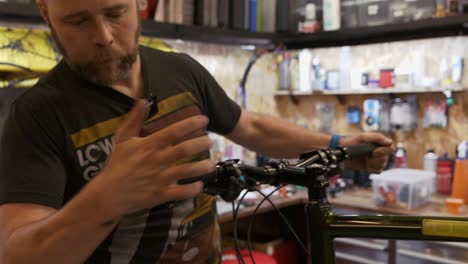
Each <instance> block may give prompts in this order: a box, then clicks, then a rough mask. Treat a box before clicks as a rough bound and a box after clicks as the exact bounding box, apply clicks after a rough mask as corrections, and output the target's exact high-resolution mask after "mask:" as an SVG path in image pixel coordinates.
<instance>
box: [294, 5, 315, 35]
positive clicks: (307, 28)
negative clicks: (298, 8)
mask: <svg viewBox="0 0 468 264" xmlns="http://www.w3.org/2000/svg"><path fill="white" fill-rule="evenodd" d="M319 30H320V24H319V23H318V21H317V19H316V8H315V5H314V4H312V3H308V4H307V5H306V6H305V19H304V22H301V23H300V26H299V31H300V32H304V33H312V32H317V31H319Z"/></svg>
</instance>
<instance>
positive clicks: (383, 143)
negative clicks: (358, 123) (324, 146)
mask: <svg viewBox="0 0 468 264" xmlns="http://www.w3.org/2000/svg"><path fill="white" fill-rule="evenodd" d="M359 143H375V144H377V145H379V147H378V148H377V149H375V150H374V152H373V153H372V155H371V156H370V157H367V158H362V159H353V160H348V161H345V165H346V166H347V167H349V168H351V169H355V170H366V171H368V172H370V173H381V172H382V171H383V170H384V168H385V166H386V164H387V160H388V156H389V155H390V154H392V153H393V152H394V151H395V147H394V145H393V142H392V140H391V139H389V138H387V137H385V136H384V135H382V134H380V133H362V134H359V135H357V136H349V137H344V138H342V139H341V141H340V146H343V147H348V146H352V145H356V144H359Z"/></svg>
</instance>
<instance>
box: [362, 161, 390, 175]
mask: <svg viewBox="0 0 468 264" xmlns="http://www.w3.org/2000/svg"><path fill="white" fill-rule="evenodd" d="M366 164H367V165H366V167H367V168H366V169H367V170H368V172H371V173H380V172H382V171H383V170H384V169H385V167H386V166H387V158H386V157H378V158H369V159H368V160H367V161H366Z"/></svg>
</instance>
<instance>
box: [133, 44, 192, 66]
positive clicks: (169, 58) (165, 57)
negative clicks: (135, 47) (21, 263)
mask: <svg viewBox="0 0 468 264" xmlns="http://www.w3.org/2000/svg"><path fill="white" fill-rule="evenodd" d="M140 54H141V56H142V57H143V59H144V60H145V61H146V63H147V64H148V65H150V66H158V65H161V66H164V67H171V66H174V67H178V69H179V70H181V69H183V68H184V66H185V67H188V68H190V67H193V65H194V63H196V62H195V60H194V59H193V58H192V57H190V56H189V55H188V54H186V53H181V52H176V51H161V50H157V49H153V48H150V47H146V46H140Z"/></svg>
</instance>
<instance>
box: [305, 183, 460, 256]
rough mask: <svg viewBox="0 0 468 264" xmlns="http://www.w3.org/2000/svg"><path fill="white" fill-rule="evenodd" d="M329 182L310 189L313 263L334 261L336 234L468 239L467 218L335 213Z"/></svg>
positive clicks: (394, 238) (391, 237) (309, 218)
mask: <svg viewBox="0 0 468 264" xmlns="http://www.w3.org/2000/svg"><path fill="white" fill-rule="evenodd" d="M325 185H326V183H323V184H320V186H317V185H316V186H315V188H309V202H308V204H307V206H306V210H307V212H306V213H307V216H308V235H309V239H308V241H309V243H310V244H309V250H310V253H311V256H310V258H311V260H312V264H335V247H334V239H335V238H337V237H355V238H377V239H390V240H432V241H459V242H468V218H455V217H423V216H390V215H377V216H354V215H353V216H344V215H343V216H342V215H334V213H333V211H332V207H331V205H330V203H329V202H328V200H327V196H326V189H325V187H326V186H325Z"/></svg>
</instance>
